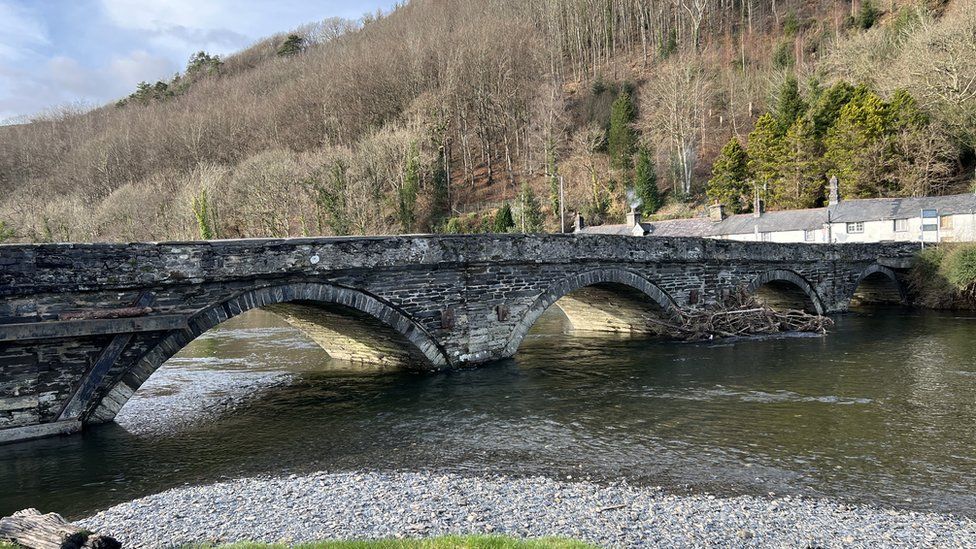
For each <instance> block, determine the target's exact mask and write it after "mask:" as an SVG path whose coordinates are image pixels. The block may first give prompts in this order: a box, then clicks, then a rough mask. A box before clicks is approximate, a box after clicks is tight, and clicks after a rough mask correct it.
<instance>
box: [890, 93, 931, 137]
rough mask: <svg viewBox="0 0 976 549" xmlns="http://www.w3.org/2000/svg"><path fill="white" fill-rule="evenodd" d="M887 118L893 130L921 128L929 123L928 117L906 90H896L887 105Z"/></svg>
mask: <svg viewBox="0 0 976 549" xmlns="http://www.w3.org/2000/svg"><path fill="white" fill-rule="evenodd" d="M888 116H889V119H890V121H891V123H892V124H893V126H894V127H893V129H907V128H921V127H923V126H925V125H927V124H928V123H929V117H928V115H927V114H926V113H925V112H924V111H922V109H920V108H919V106H918V102H917V101H915V98H914V97H912V94H910V93H908V92H907V91H906V90H903V89H897V90H895V93H894V94H892V96H891V102H889V103H888Z"/></svg>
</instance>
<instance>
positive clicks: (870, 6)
mask: <svg viewBox="0 0 976 549" xmlns="http://www.w3.org/2000/svg"><path fill="white" fill-rule="evenodd" d="M880 15H881V12H879V11H878V8H876V7H875V6H874V2H872V1H871V0H862V2H861V9H860V11H858V13H857V21H856V23H857V26H859V27H861V28H862V29H865V30H867V29H870V28H871V27H873V26H874V23H875V22H876V21H877V20H878V16H880Z"/></svg>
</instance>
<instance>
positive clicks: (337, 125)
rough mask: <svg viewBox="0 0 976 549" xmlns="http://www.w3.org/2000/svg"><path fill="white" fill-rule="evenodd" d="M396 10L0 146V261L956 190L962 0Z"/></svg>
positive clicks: (47, 120) (471, 5)
mask: <svg viewBox="0 0 976 549" xmlns="http://www.w3.org/2000/svg"><path fill="white" fill-rule="evenodd" d="M852 2H853V3H850V2H848V1H846V0H841V1H838V2H835V1H828V0H820V1H814V2H810V1H801V0H670V1H663V0H659V1H650V0H486V1H477V2H476V1H472V0H413V1H411V2H409V3H408V4H406V5H403V6H401V7H398V8H396V9H395V10H394V11H392V12H391V13H389V14H386V15H382V16H368V17H366V18H364V19H363V20H361V21H358V22H348V21H340V20H329V21H325V22H321V23H316V24H311V25H309V26H307V27H303V28H301V29H298V30H295V31H293V32H291V33H286V34H282V35H279V36H274V37H271V38H268V39H266V40H263V41H262V42H260V43H258V44H256V45H254V46H253V47H251V48H249V49H247V50H245V51H242V52H240V53H238V54H235V55H232V56H229V57H227V58H226V59H219V58H216V57H214V56H210V55H207V54H206V53H203V52H201V53H200V54H197V55H195V56H194V57H193V58H192V59H190V61H189V63H188V66H187V69H186V71H185V72H184V73H183V74H181V75H179V76H178V77H177V78H174V79H173V80H171V81H168V82H159V83H155V84H152V83H146V84H144V85H140V87H139V89H137V90H134V93H133V95H132V96H130V97H128V98H122V100H120V101H119V103H118V104H112V105H106V106H103V107H100V108H97V109H95V110H91V111H89V112H75V111H73V110H71V109H61V110H59V111H56V112H51V113H47V114H44V115H41V116H37V117H35V118H34V119H32V120H31V121H29V123H24V124H17V125H9V126H4V127H0V241H2V240H14V241H65V240H73V241H91V240H162V239H186V238H235V237H257V236H274V237H281V236H299V235H328V234H388V233H398V232H426V231H449V232H461V231H482V230H520V231H538V230H556V229H558V227H559V219H558V212H557V211H556V209H555V204H556V202H555V201H554V200H555V198H556V193H555V191H556V190H557V189H558V180H559V178H560V177H561V178H563V181H564V183H565V193H566V211H567V215H568V214H570V213H571V212H573V211H577V210H578V211H581V212H583V214H584V215H585V216H586V217H587V219H588V221H591V222H600V221H604V220H606V221H613V222H619V221H618V220H620V219H622V217H623V213H624V212H625V211H626V210H627V209H628V208H629V205H632V204H639V205H640V207H641V208H642V209H643V210H645V212H646V213H648V214H652V213H654V212H658V211H659V209H660V208H661V207H662V206H664V208H663V210H660V211H659V213H660V214H661V215H679V214H683V215H688V214H692V213H694V211H695V210H696V208H698V207H700V206H701V204H703V203H704V201H705V200H720V201H723V202H725V203H726V204H728V205H729V206H730V207H731V208H733V209H735V210H739V211H747V210H748V209H749V207H750V206H751V204H752V198H753V196H754V194H755V193H756V192H759V193H761V194H762V195H763V196H764V198H765V199H766V200H767V201H768V203H769V204H770V205H771V206H773V207H783V208H785V207H806V206H813V205H817V204H819V203H822V201H823V194H824V184H825V182H826V180H827V178H828V177H829V176H830V175H837V176H838V177H839V178H840V180H841V191H842V193H843V194H845V195H846V196H897V195H919V194H937V193H947V192H961V191H966V190H969V189H970V188H971V186H972V185H973V169H974V166H976V159H974V152H973V151H974V149H976V0H952V1H942V0H920V1H912V0H874V1H873V2H872V0H852Z"/></svg>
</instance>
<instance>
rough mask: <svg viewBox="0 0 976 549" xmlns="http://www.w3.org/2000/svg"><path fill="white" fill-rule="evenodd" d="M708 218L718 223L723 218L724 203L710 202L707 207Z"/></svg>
mask: <svg viewBox="0 0 976 549" xmlns="http://www.w3.org/2000/svg"><path fill="white" fill-rule="evenodd" d="M708 218H709V219H711V220H712V221H713V222H715V223H718V222H720V221H722V220H723V219H725V204H717V203H716V204H712V205H711V206H709V207H708Z"/></svg>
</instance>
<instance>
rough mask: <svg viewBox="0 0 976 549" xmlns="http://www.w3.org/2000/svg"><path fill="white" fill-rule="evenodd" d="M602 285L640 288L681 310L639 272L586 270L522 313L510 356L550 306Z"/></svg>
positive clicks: (666, 308)
mask: <svg viewBox="0 0 976 549" xmlns="http://www.w3.org/2000/svg"><path fill="white" fill-rule="evenodd" d="M600 284H613V285H619V286H623V287H627V288H630V289H633V290H636V291H637V292H639V293H640V294H642V296H646V297H647V298H649V300H650V301H651V302H652V303H653V304H654V305H656V306H657V307H658V308H660V310H661V311H663V312H664V314H666V315H674V314H676V313H677V312H678V310H679V309H678V305H677V304H676V303H675V301H674V299H672V298H671V296H669V295H668V294H667V292H665V291H664V290H662V289H661V288H659V287H658V286H657V285H656V284H654V283H653V282H651V281H649V280H647V279H646V278H644V277H642V276H640V275H638V274H636V273H633V272H631V271H627V270H624V269H594V270H591V271H585V272H582V273H578V274H574V275H571V276H569V277H566V278H564V279H562V280H560V281H559V282H556V283H555V284H553V285H552V286H550V287H549V288H548V289H547V290H546V291H545V292H543V293H542V294H541V295H539V297H538V298H536V300H535V301H534V302H533V303H532V305H530V306H529V308H528V310H527V311H526V312H525V314H524V315H522V319H521V320H519V322H518V323H517V324H516V325H515V328H514V329H513V331H512V334H511V336H510V337H509V340H508V344H507V345H506V346H505V354H506V356H511V355H513V354H515V352H516V351H518V348H519V345H521V344H522V340H523V339H525V336H526V334H528V332H529V329H531V328H532V326H533V325H534V324H535V323H536V321H537V320H539V317H540V316H542V314H543V313H544V312H546V310H548V309H549V307H551V306H552V305H553V304H555V303H556V302H557V301H559V300H560V299H561V298H563V297H565V296H567V295H569V294H570V293H572V292H574V291H576V290H580V289H582V288H586V287H590V286H596V285H600Z"/></svg>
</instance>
